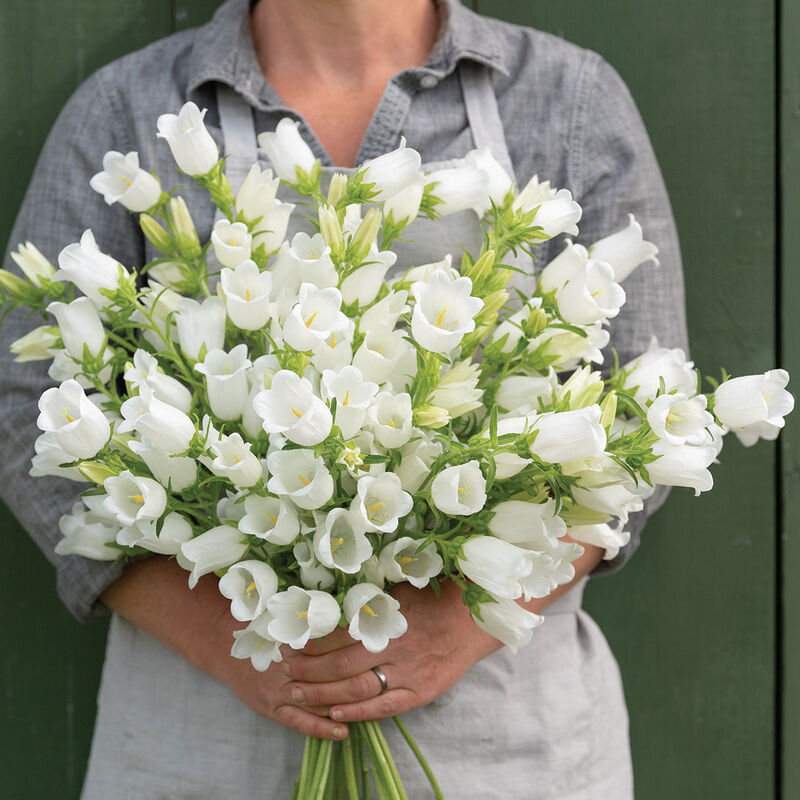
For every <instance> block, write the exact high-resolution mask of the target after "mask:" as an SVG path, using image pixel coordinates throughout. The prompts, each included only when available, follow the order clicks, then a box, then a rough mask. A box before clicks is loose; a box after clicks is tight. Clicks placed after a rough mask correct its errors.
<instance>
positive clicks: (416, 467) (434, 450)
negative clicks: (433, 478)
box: [395, 430, 442, 494]
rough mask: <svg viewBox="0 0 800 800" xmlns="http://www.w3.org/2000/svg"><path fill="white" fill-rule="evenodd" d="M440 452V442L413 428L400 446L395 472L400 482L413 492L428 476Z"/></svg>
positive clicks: (404, 487) (408, 490)
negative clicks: (411, 433)
mask: <svg viewBox="0 0 800 800" xmlns="http://www.w3.org/2000/svg"><path fill="white" fill-rule="evenodd" d="M441 453H442V443H441V442H440V441H438V440H437V439H434V438H433V437H430V436H428V435H427V434H424V433H422V431H419V430H415V431H414V436H413V438H412V439H411V441H409V442H408V443H407V444H404V445H403V446H402V447H401V448H400V458H401V461H400V464H399V465H398V466H397V467H396V468H395V473H396V475H397V477H398V478H400V484H401V486H402V487H403V489H405V490H406V491H407V492H410V493H411V494H413V493H414V492H416V491H417V489H419V487H420V486H421V485H422V482H423V481H424V480H425V478H427V477H428V473H429V472H430V466H431V464H432V463H433V462H434V460H435V459H436V458H437V457H438V456H440V455H441Z"/></svg>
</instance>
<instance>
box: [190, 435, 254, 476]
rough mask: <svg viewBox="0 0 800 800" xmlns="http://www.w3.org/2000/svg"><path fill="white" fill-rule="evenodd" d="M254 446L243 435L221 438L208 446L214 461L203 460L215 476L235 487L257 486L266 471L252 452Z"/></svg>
mask: <svg viewBox="0 0 800 800" xmlns="http://www.w3.org/2000/svg"><path fill="white" fill-rule="evenodd" d="M251 447H252V445H251V444H250V442H245V441H244V439H242V436H241V434H239V433H232V434H230V435H228V436H225V435H223V436H220V437H219V438H218V439H216V441H212V442H210V443H209V444H208V449H209V450H210V451H211V453H212V455H213V459H201V461H203V463H204V464H205V465H206V466H207V467H208V468H209V469H210V470H211V472H213V473H214V474H215V475H219V476H220V477H223V478H227V479H228V480H229V481H230V482H231V483H232V484H233V485H234V486H238V487H241V488H247V487H250V486H255V485H256V484H257V483H258V481H259V480H260V479H261V478H262V477H263V474H264V470H263V467H262V465H261V462H260V461H259V460H258V458H257V457H256V456H255V455H254V454H253V453H251V452H250V448H251Z"/></svg>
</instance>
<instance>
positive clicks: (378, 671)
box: [372, 667, 389, 696]
mask: <svg viewBox="0 0 800 800" xmlns="http://www.w3.org/2000/svg"><path fill="white" fill-rule="evenodd" d="M372 671H373V672H374V673H375V674H376V675H377V676H378V680H379V681H380V682H381V690H380V692H378V695H379V696H380V695H382V694H383V693H384V692H388V691H389V683H388V681H387V680H386V675H384V674H383V670H382V669H381V668H380V667H373V668H372Z"/></svg>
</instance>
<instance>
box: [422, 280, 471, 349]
mask: <svg viewBox="0 0 800 800" xmlns="http://www.w3.org/2000/svg"><path fill="white" fill-rule="evenodd" d="M471 291H472V281H471V280H470V279H469V278H464V277H462V278H456V279H455V280H452V279H451V278H449V277H448V276H447V274H446V273H444V272H442V271H441V270H437V271H436V272H434V273H433V275H431V279H430V281H428V283H422V282H418V283H414V284H412V286H411V294H412V295H414V299H415V300H416V303H415V304H414V312H413V314H412V316H411V332H412V334H413V336H414V339H416V341H417V342H418V343H419V344H420V345H421V346H422V347H423V348H424V349H425V350H431V351H433V352H434V353H450V352H452V351H453V350H454V349H455V348H456V347H458V345H459V344H460V343H461V340H462V339H463V338H464V334H465V333H471V332H472V331H474V330H475V320H474V317H475V315H476V314H477V313H478V312H479V311H480V310H481V308H483V300H481V299H479V298H477V297H472V295H471V294H470V292H471Z"/></svg>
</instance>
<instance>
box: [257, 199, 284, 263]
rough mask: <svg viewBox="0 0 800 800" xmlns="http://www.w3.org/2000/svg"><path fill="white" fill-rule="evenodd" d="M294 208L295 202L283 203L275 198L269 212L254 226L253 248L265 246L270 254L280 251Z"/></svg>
mask: <svg viewBox="0 0 800 800" xmlns="http://www.w3.org/2000/svg"><path fill="white" fill-rule="evenodd" d="M294 209H295V204H294V203H282V202H281V201H280V200H274V201H273V203H272V208H271V209H270V212H269V214H267V215H266V216H265V217H264V218H263V219H262V220H261V222H259V223H258V224H257V225H256V226H255V228H253V243H252V248H253V250H258V249H259V248H261V247H263V248H264V251H265V252H266V253H267V254H268V255H269V254H270V253H274V252H276V251H278V250H279V249H280V247H281V245H282V244H283V240H284V239H285V238H286V229H287V228H288V227H289V217H291V215H292V211H294Z"/></svg>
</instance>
